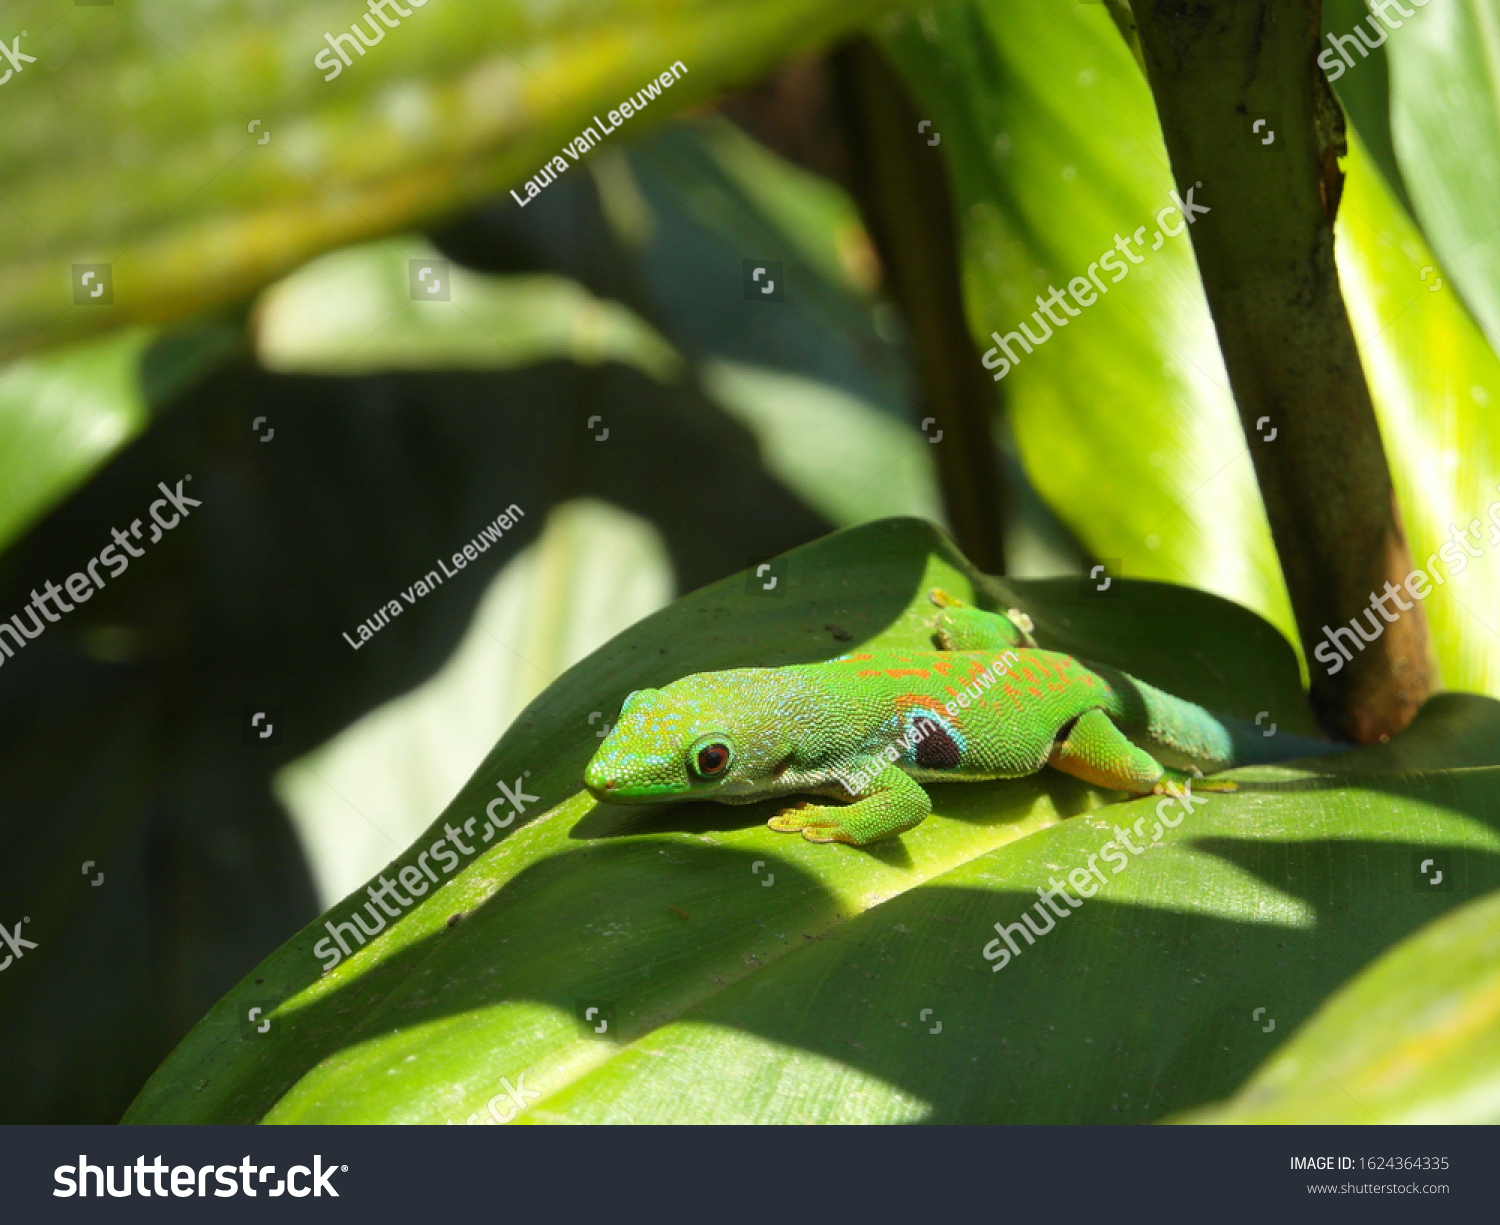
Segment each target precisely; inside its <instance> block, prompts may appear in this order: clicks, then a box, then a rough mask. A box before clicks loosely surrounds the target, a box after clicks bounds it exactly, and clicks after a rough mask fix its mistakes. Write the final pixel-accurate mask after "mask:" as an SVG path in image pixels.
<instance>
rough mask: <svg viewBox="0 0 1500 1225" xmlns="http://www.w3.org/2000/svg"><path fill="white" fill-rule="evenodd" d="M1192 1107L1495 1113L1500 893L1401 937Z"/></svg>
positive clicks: (1492, 1116)
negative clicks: (1214, 1094) (1237, 1077)
mask: <svg viewBox="0 0 1500 1225" xmlns="http://www.w3.org/2000/svg"><path fill="white" fill-rule="evenodd" d="M1438 870H1439V869H1437V868H1435V867H1434V868H1430V869H1429V873H1428V875H1429V879H1435V875H1434V874H1435V872H1436V871H1438ZM1439 887H1440V886H1439ZM1191 1117H1192V1118H1194V1119H1195V1120H1196V1121H1203V1122H1215V1123H1500V894H1492V895H1490V896H1489V897H1487V898H1484V899H1482V900H1480V901H1477V902H1471V903H1470V904H1469V905H1467V906H1464V907H1461V908H1459V909H1458V910H1455V911H1453V912H1452V913H1450V914H1446V915H1444V916H1443V917H1442V918H1440V919H1438V920H1436V921H1434V922H1433V923H1432V924H1430V925H1429V926H1427V927H1424V928H1423V929H1422V930H1421V931H1420V932H1418V933H1417V934H1416V935H1414V936H1412V937H1411V938H1410V939H1408V940H1404V941H1402V942H1401V943H1400V944H1399V945H1397V946H1396V947H1395V948H1394V949H1392V950H1391V951H1390V952H1389V953H1387V954H1386V955H1385V956H1384V957H1382V958H1381V959H1380V960H1379V961H1377V962H1376V963H1375V964H1374V965H1373V966H1371V967H1370V968H1369V969H1368V970H1366V971H1365V972H1364V973H1363V974H1361V975H1360V976H1359V977H1358V978H1356V979H1355V980H1354V981H1353V982H1352V983H1350V984H1349V985H1348V986H1347V987H1345V988H1344V989H1343V990H1342V991H1340V992H1339V993H1338V994H1337V995H1336V996H1334V997H1333V999H1331V1000H1330V1001H1329V1002H1328V1003H1327V1004H1326V1005H1325V1006H1324V1007H1322V1008H1321V1009H1319V1010H1318V1012H1317V1014H1316V1015H1315V1016H1314V1017H1313V1018H1312V1019H1311V1020H1310V1021H1309V1022H1308V1023H1307V1025H1306V1026H1304V1027H1303V1029H1302V1030H1300V1031H1299V1032H1298V1033H1297V1034H1296V1035H1295V1036H1294V1037H1293V1038H1292V1039H1291V1041H1289V1042H1288V1043H1287V1044H1286V1045H1285V1046H1284V1047H1283V1048H1282V1049H1281V1050H1279V1051H1277V1052H1276V1054H1275V1055H1274V1056H1272V1058H1271V1059H1270V1060H1269V1061H1268V1062H1267V1063H1266V1066H1265V1067H1264V1068H1262V1069H1261V1070H1260V1071H1258V1072H1256V1074H1255V1075H1254V1076H1253V1077H1252V1078H1251V1080H1250V1083H1249V1084H1247V1085H1246V1086H1245V1087H1244V1088H1243V1089H1242V1090H1241V1091H1240V1092H1239V1093H1238V1094H1236V1095H1235V1097H1234V1099H1233V1100H1232V1101H1229V1102H1227V1103H1225V1104H1224V1105H1223V1106H1222V1107H1220V1108H1218V1109H1214V1110H1207V1111H1203V1112H1201V1113H1199V1114H1197V1115H1195V1116H1191Z"/></svg>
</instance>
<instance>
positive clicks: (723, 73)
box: [0, 0, 890, 352]
mask: <svg viewBox="0 0 1500 1225" xmlns="http://www.w3.org/2000/svg"><path fill="white" fill-rule="evenodd" d="M889 3H890V0H857V2H856V3H847V2H844V3H832V2H830V0H819V2H818V3H813V4H809V3H807V0H728V2H726V0H713V2H712V3H710V2H709V0H688V2H687V3H670V4H668V3H657V4H652V5H648V6H645V7H643V6H642V5H641V4H639V3H634V4H629V3H623V2H622V0H573V2H571V3H567V4H556V5H548V6H542V7H537V6H534V5H527V4H523V3H518V2H517V0H486V2H485V3H482V4H431V5H426V6H417V7H416V8H414V9H412V10H411V15H410V16H408V17H405V18H402V19H399V20H398V21H397V26H396V28H393V29H387V30H381V35H382V37H381V40H380V42H379V44H378V46H377V47H373V48H371V49H370V50H369V51H368V52H364V51H363V50H359V49H357V48H356V49H355V50H352V51H351V50H346V54H347V55H348V56H349V58H350V60H351V63H350V64H349V66H348V67H341V69H340V71H339V72H338V73H337V75H334V76H332V78H331V79H325V68H324V67H319V66H316V65H315V63H314V57H315V56H320V55H322V54H324V53H326V52H328V45H327V42H326V41H325V40H326V39H327V38H328V37H329V36H330V35H339V34H341V33H342V34H343V36H344V39H345V42H346V44H348V45H349V47H351V48H352V47H354V40H353V37H352V36H351V35H349V34H348V33H347V31H348V30H349V27H350V25H351V24H352V23H354V22H356V21H358V22H360V23H362V28H363V23H364V22H365V21H369V22H375V21H376V19H375V17H373V16H369V15H368V14H367V13H366V12H365V10H364V9H363V8H361V7H360V6H358V5H354V6H350V5H349V4H347V3H345V2H344V0H313V2H312V3H307V2H298V3H292V2H290V0H262V2H259V3H255V4H249V3H244V2H243V0H241V2H238V3H232V4H213V5H205V6H199V7H196V8H191V9H188V10H184V9H182V7H181V6H180V5H178V4H174V3H171V2H170V0H168V2H161V0H142V2H141V3H137V4H130V5H124V4H121V5H116V6H106V7H100V6H93V7H90V6H82V7H79V6H75V5H73V4H71V3H69V2H68V0H21V3H20V4H19V5H18V6H14V5H13V6H12V7H11V9H10V10H8V12H9V14H10V17H11V20H12V22H13V23H16V24H17V28H18V29H19V27H20V26H21V25H25V26H26V27H27V29H28V30H29V31H30V32H31V35H30V37H29V38H28V39H27V40H26V41H25V43H24V45H23V47H22V50H23V51H24V52H26V53H27V54H30V55H32V56H34V57H35V59H36V61H37V62H36V64H35V65H32V66H28V67H27V68H25V69H24V70H23V72H22V73H21V74H20V75H19V76H17V78H16V79H15V80H12V81H10V82H9V88H8V89H7V91H6V95H5V106H6V112H5V113H6V122H5V123H4V125H3V126H0V159H3V161H4V164H5V166H6V181H5V186H4V188H3V190H0V217H3V218H4V219H5V224H4V225H3V226H0V352H13V351H16V350H18V349H20V348H25V347H31V346H34V345H36V344H37V343H38V342H39V340H41V339H42V338H45V337H57V336H62V335H71V334H78V333H83V332H88V331H92V330H97V329H99V328H103V327H110V326H116V325H118V324H120V323H124V322H138V321H159V320H172V319H176V318H179V317H181V316H183V315H187V314H192V313H197V312H199V311H202V310H205V309H207V308H210V307H214V306H217V305H219V304H222V303H226V302H233V301H235V300H237V299H241V298H244V297H246V296H248V295H249V294H251V293H252V292H253V291H255V290H256V289H258V288H259V287H260V286H262V285H264V284H266V283H267V282H269V281H270V280H272V279H273V278H275V277H276V276H278V275H280V274H281V273H284V272H286V271H289V270H290V269H291V268H293V267H295V266H297V265H298V264H300V263H302V262H304V261H305V260H307V259H308V258H309V257H310V256H313V255H316V254H318V253H319V252H321V251H323V250H326V249H328V248H330V247H334V246H338V245H341V244H344V243H348V242H351V241H355V240H361V239H370V238H377V237H381V236H383V235H385V234H387V233H390V232H393V231H397V230H401V229H405V228H407V227H409V226H411V225H413V224H414V223H417V222H419V221H422V220H423V219H426V218H431V217H435V216H437V215H439V214H441V213H444V212H447V211H451V210H453V209H455V208H457V207H459V206H461V205H463V204H464V203H466V202H472V201H475V200H478V199H480V198H483V197H484V196H486V195H489V194H492V193H494V192H497V191H500V190H502V189H504V188H507V187H509V186H511V185H512V184H519V183H522V182H523V181H524V180H525V179H526V178H527V176H531V175H535V174H536V173H537V172H538V170H539V168H540V167H541V166H542V165H543V164H544V163H546V162H548V161H550V160H551V159H552V158H554V157H557V158H560V159H562V160H563V161H564V164H565V165H567V164H569V163H568V161H567V159H566V158H563V155H562V153H561V152H560V150H561V148H562V146H563V145H565V144H567V143H569V142H571V141H573V139H574V138H575V137H576V136H577V135H578V134H579V133H580V132H581V131H583V129H584V127H585V126H586V125H588V124H591V123H592V122H593V121H594V117H595V116H596V115H604V116H606V119H605V120H603V121H602V122H603V123H605V124H606V125H607V124H608V123H609V122H610V121H609V120H608V119H607V114H608V112H609V110H610V109H611V108H615V107H617V106H618V105H619V103H620V102H621V101H622V100H627V99H629V98H630V97H631V96H632V95H633V94H634V93H635V92H636V91H637V90H640V89H642V88H643V87H645V86H646V85H647V84H648V83H649V82H652V81H654V80H656V79H657V78H658V77H659V76H660V75H661V74H662V73H663V72H664V71H666V70H668V69H670V68H671V66H672V65H673V64H674V63H680V64H681V65H682V68H683V69H685V70H686V72H685V75H684V73H683V72H682V71H681V70H679V72H678V73H677V79H676V82H675V84H673V85H672V86H671V87H669V88H668V89H666V90H665V91H664V92H663V93H662V95H661V96H660V97H659V98H657V99H656V100H654V101H653V102H651V103H650V104H649V105H648V106H647V107H646V109H645V110H644V111H642V112H640V113H639V114H638V115H636V116H631V117H629V118H628V119H627V120H626V122H625V123H624V124H623V125H622V127H623V130H622V131H621V132H620V133H619V134H618V135H604V136H603V140H604V141H606V142H607V141H610V140H614V141H616V142H618V141H621V140H624V139H628V138H629V137H632V136H635V135H638V134H639V132H640V131H641V130H643V129H645V128H646V127H649V126H653V125H655V124H656V123H658V122H659V121H660V120H662V119H664V118H666V117H667V116H668V115H670V114H672V113H673V112H675V111H678V110H681V109H682V108H683V107H685V106H688V105H691V104H692V103H695V102H697V101H699V100H701V99H703V98H705V97H707V96H709V95H711V94H712V93H713V92H714V91H715V90H717V89H719V88H721V87H723V86H724V85H726V84H729V83H734V82H743V81H748V80H752V79H754V78H755V77H757V76H758V75H760V74H761V73H763V72H764V71H765V70H766V69H767V68H769V67H770V66H771V65H772V64H774V63H776V62H777V61H778V60H780V59H781V58H783V57H784V56H786V55H789V54H794V53H797V52H805V51H809V50H813V49H816V48H817V47H819V46H821V45H822V44H824V43H825V42H827V41H828V40H830V39H831V38H834V37H836V36H837V35H839V34H840V33H842V32H844V31H846V30H848V29H850V28H852V27H854V26H856V25H858V24H859V23H860V22H862V21H865V20H867V19H868V18H869V17H870V16H871V15H872V14H874V13H877V12H879V11H880V10H881V9H883V8H885V7H888V5H889ZM375 29H377V30H379V29H380V27H379V25H378V23H377V24H376V26H375ZM365 32H366V37H367V38H368V37H372V36H373V35H372V31H371V30H369V29H366V31H365ZM356 52H357V54H356ZM334 62H335V61H333V60H331V59H330V60H328V61H327V63H326V65H325V67H327V69H328V71H329V72H330V73H331V69H332V64H333V63H334ZM597 130H598V126H597V125H596V131H597ZM148 167H149V171H148ZM513 207H514V206H513ZM72 263H87V264H109V265H110V267H111V272H112V288H113V292H112V295H111V296H112V298H113V301H112V303H110V304H108V305H105V304H102V303H101V304H95V303H87V304H84V305H75V304H74V297H73V288H72V286H71V282H70V270H69V265H70V264H72Z"/></svg>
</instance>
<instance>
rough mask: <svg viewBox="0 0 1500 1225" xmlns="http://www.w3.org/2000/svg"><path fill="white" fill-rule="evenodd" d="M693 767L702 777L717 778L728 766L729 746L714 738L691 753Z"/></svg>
mask: <svg viewBox="0 0 1500 1225" xmlns="http://www.w3.org/2000/svg"><path fill="white" fill-rule="evenodd" d="M693 767H694V769H696V770H697V772H698V773H699V774H700V775H702V776H703V777H704V778H717V777H718V776H719V775H720V774H723V773H724V771H725V770H727V769H728V768H729V746H728V745H727V744H724V743H722V742H721V741H718V740H715V741H713V742H712V743H711V744H705V745H703V746H702V747H701V748H700V749H699V750H698V751H697V753H695V754H694V755H693Z"/></svg>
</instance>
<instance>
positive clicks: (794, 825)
mask: <svg viewBox="0 0 1500 1225" xmlns="http://www.w3.org/2000/svg"><path fill="white" fill-rule="evenodd" d="M766 824H767V825H769V826H770V827H771V828H772V829H774V830H775V831H776V832H777V833H778V834H796V833H800V834H801V835H802V836H803V837H804V838H806V839H807V840H808V841H809V842H847V843H849V844H850V845H851V846H857V845H858V843H857V842H856V841H855V839H854V838H853V837H852V836H851V835H850V834H849V832H848V831H847V830H845V829H844V827H843V826H842V825H841V824H840V822H839V818H838V810H837V809H833V808H827V807H825V806H823V805H821V804H808V803H802V804H797V805H795V806H794V807H792V808H788V809H786V810H785V811H783V812H779V813H777V814H776V815H775V816H774V817H772V818H771V819H770V820H769V821H767V822H766Z"/></svg>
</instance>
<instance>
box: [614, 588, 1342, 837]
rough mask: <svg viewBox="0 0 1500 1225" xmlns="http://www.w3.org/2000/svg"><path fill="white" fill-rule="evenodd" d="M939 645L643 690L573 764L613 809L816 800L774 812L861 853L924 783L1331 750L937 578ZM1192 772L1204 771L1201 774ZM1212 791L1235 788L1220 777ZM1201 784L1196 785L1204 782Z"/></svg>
mask: <svg viewBox="0 0 1500 1225" xmlns="http://www.w3.org/2000/svg"><path fill="white" fill-rule="evenodd" d="M929 598H930V599H931V601H932V602H933V603H934V604H935V605H937V606H938V608H939V609H940V611H939V613H938V615H937V618H936V622H935V625H934V631H933V640H934V644H935V646H936V647H937V648H938V649H936V650H929V651H919V650H870V651H855V652H852V653H850V654H848V655H843V656H840V657H839V658H837V659H830V660H827V661H825V662H822V663H814V664H794V665H790V666H787V667H780V668H735V669H732V670H730V671H725V672H700V673H697V674H696V675H693V676H685V677H683V678H682V679H681V680H677V681H673V682H672V683H671V684H670V685H667V686H666V687H665V688H662V689H638V690H636V691H635V692H634V693H632V694H630V695H629V696H628V697H627V698H626V699H625V702H624V704H623V705H622V706H621V708H620V715H619V719H618V721H617V722H616V724H615V726H614V728H613V730H611V732H610V733H609V735H608V736H607V737H606V738H605V740H604V743H603V744H601V745H600V746H599V749H598V751H597V752H596V753H595V754H594V756H593V759H592V760H591V761H590V762H589V764H588V766H587V767H586V769H585V771H584V783H585V785H586V786H587V787H588V789H589V791H590V792H591V793H592V794H593V796H594V798H595V799H598V800H601V801H603V802H605V803H610V804H655V803H663V802H672V801H681V800H716V801H718V802H719V803H723V804H752V803H754V802H756V801H757V800H764V799H770V798H772V797H776V796H786V795H796V794H811V795H821V796H825V797H829V798H836V799H842V800H844V801H846V803H844V804H843V805H841V806H834V805H827V804H819V805H812V804H807V803H805V802H804V803H803V804H801V805H797V806H793V807H792V808H789V809H787V810H785V811H783V812H781V813H779V814H778V815H776V816H774V817H772V818H771V819H770V821H768V822H767V824H768V825H770V827H771V828H772V829H774V830H778V831H780V832H782V833H797V832H800V833H801V834H802V836H803V837H804V838H806V839H808V840H809V841H811V842H847V843H850V844H852V845H854V846H865V845H867V844H868V843H871V842H875V841H876V840H878V839H881V838H889V837H891V836H892V835H894V834H900V833H903V832H904V831H906V830H909V829H912V828H913V827H914V826H916V825H918V824H919V823H920V822H921V821H922V820H923V818H925V817H926V816H927V815H928V814H929V813H930V812H931V811H932V801H931V799H930V798H929V797H928V794H927V792H926V790H925V789H924V787H923V784H924V783H938V782H949V781H954V780H961V781H972V782H978V781H985V780H990V779H1002V778H1022V777H1025V776H1026V775H1029V774H1035V773H1036V772H1037V771H1039V770H1041V769H1042V768H1043V767H1044V766H1051V767H1052V768H1053V769H1056V770H1061V771H1063V772H1064V773H1066V774H1071V775H1073V776H1074V777H1076V778H1080V779H1083V780H1084V781H1085V782H1088V783H1092V784H1094V785H1096V786H1099V787H1107V788H1110V789H1112V790H1118V791H1126V792H1130V793H1131V794H1132V795H1149V794H1152V793H1161V792H1163V791H1165V790H1167V789H1168V788H1169V787H1173V786H1175V785H1176V784H1177V783H1178V782H1181V781H1183V780H1184V779H1186V778H1188V777H1189V775H1187V774H1185V773H1182V772H1181V771H1184V770H1187V771H1191V772H1192V773H1193V774H1199V772H1200V771H1201V772H1202V773H1213V772H1214V771H1217V770H1224V769H1228V768H1229V767H1231V766H1235V765H1246V764H1250V763H1252V762H1265V761H1276V760H1284V759H1286V758H1290V757H1301V756H1311V755H1314V754H1319V753H1326V752H1332V751H1334V750H1335V749H1336V748H1337V746H1336V745H1334V744H1332V743H1330V742H1328V741H1323V740H1313V739H1308V738H1305V737H1298V736H1291V735H1286V734H1282V735H1279V736H1277V737H1275V738H1274V739H1271V738H1267V737H1265V736H1263V735H1262V734H1261V732H1260V729H1258V728H1256V727H1253V726H1250V725H1248V724H1244V723H1240V722H1238V721H1235V720H1231V719H1224V718H1220V717H1218V716H1216V715H1213V714H1210V713H1209V712H1208V711H1206V710H1204V709H1203V708H1202V707H1201V706H1196V705H1194V704H1193V703H1192V702H1185V701H1183V700H1182V699H1181V698H1175V697H1173V696H1172V695H1171V694H1169V693H1164V692H1162V690H1160V689H1156V688H1154V687H1153V686H1151V685H1148V684H1146V683H1145V682H1144V681H1138V680H1136V679H1135V678H1134V677H1131V676H1128V675H1126V674H1125V673H1124V672H1119V671H1116V670H1115V669H1113V668H1106V667H1103V666H1100V665H1094V664H1084V663H1081V662H1080V661H1079V660H1077V659H1074V658H1073V657H1072V656H1071V655H1063V654H1060V653H1058V652H1056V651H1044V650H1041V649H1040V648H1038V647H1037V645H1036V641H1035V639H1033V638H1032V636H1031V630H1032V628H1033V627H1032V624H1031V620H1030V618H1029V617H1027V616H1026V615H1025V614H1024V613H1020V612H1018V611H1016V610H1014V609H1012V610H1011V611H1010V614H1009V616H1002V615H1001V614H999V613H991V612H986V611H984V610H983V609H979V608H973V607H970V606H968V605H965V604H963V603H962V602H961V601H959V600H957V599H955V598H954V597H952V596H950V595H948V594H947V593H946V592H943V591H941V590H938V589H936V588H934V589H933V590H932V591H931V592H930V593H929ZM1200 777H1201V775H1200ZM1205 786H1207V787H1209V788H1210V789H1215V790H1233V789H1234V784H1233V783H1231V782H1228V781H1221V782H1219V783H1216V784H1213V783H1211V784H1205ZM1200 789H1201V788H1200Z"/></svg>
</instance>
